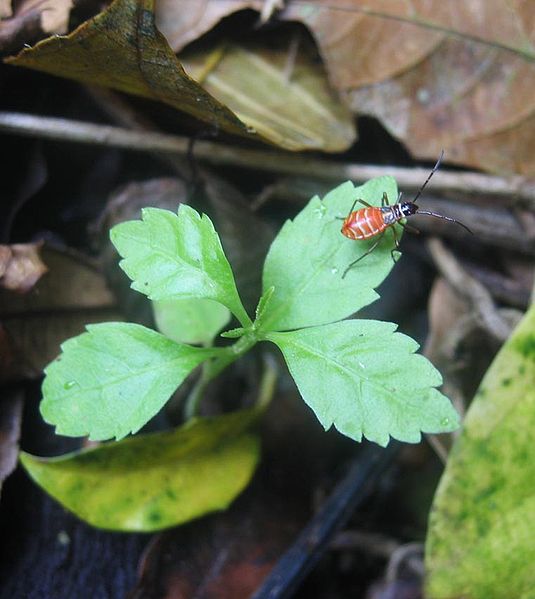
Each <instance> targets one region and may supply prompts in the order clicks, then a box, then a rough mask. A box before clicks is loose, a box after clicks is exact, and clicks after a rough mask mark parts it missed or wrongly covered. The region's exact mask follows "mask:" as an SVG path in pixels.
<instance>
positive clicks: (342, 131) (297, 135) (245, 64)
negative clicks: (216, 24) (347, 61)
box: [180, 33, 355, 152]
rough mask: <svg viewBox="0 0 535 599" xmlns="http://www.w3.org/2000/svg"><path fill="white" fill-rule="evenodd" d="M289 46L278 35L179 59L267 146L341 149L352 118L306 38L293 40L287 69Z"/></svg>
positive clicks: (351, 136) (350, 135)
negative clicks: (296, 43) (293, 55)
mask: <svg viewBox="0 0 535 599" xmlns="http://www.w3.org/2000/svg"><path fill="white" fill-rule="evenodd" d="M296 35H298V34H296ZM296 39H297V38H296ZM292 43H294V42H292V38H291V37H290V36H286V35H281V34H280V33H276V34H271V35H263V36H262V35H260V34H256V35H255V38H254V40H253V41H242V42H241V43H240V44H239V45H238V44H236V43H233V42H228V43H226V42H223V43H221V44H219V45H216V46H215V47H214V46H210V47H208V48H203V49H201V50H199V49H194V50H186V51H185V52H183V53H181V55H180V59H181V61H182V64H183V65H184V68H185V69H186V71H187V72H188V73H189V74H190V75H191V76H192V77H193V78H194V79H195V80H196V81H198V82H199V83H201V84H202V85H203V87H204V88H205V89H206V90H207V91H208V92H210V93H211V94H212V95H213V96H214V97H215V98H217V99H218V100H219V101H220V102H221V103H223V104H225V105H226V106H228V107H229V108H230V109H231V110H232V111H233V112H234V113H235V114H236V115H237V116H238V117H239V118H240V119H241V120H242V121H243V122H245V123H247V124H248V125H249V126H252V127H254V128H255V129H256V130H257V131H258V133H259V134H260V135H262V136H263V137H265V138H267V139H269V140H270V141H272V142H273V143H276V144H278V145H280V146H282V147H284V148H287V149H290V150H323V151H325V152H340V151H343V150H346V149H347V148H348V147H349V146H351V144H352V143H353V141H354V140H355V127H354V123H353V121H354V119H353V115H352V114H351V113H350V111H349V110H348V109H347V107H346V106H345V105H344V104H342V102H341V101H340V100H339V99H338V98H336V97H335V95H334V94H333V93H332V90H331V89H330V87H329V83H328V81H327V77H326V74H325V73H324V71H323V69H322V68H321V66H320V65H318V63H317V61H316V52H315V50H314V48H313V47H312V45H311V44H310V43H309V42H308V40H305V39H301V40H300V41H299V44H298V48H297V53H296V55H295V57H294V59H293V62H292V64H291V68H290V69H289V66H288V61H289V56H290V55H291V47H292Z"/></svg>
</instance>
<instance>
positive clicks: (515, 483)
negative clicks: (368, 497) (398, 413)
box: [426, 306, 535, 599]
mask: <svg viewBox="0 0 535 599" xmlns="http://www.w3.org/2000/svg"><path fill="white" fill-rule="evenodd" d="M534 380H535V306H532V307H531V308H530V310H529V311H528V313H527V314H526V315H525V317H524V319H523V320H522V321H521V323H520V324H519V326H518V327H517V328H516V329H515V331H514V333H513V334H512V336H511V337H510V338H509V339H508V341H507V342H506V343H505V345H504V346H503V348H502V349H501V350H500V352H499V354H498V355H497V356H496V358H495V360H494V362H493V363H492V365H491V367H490V368H489V370H488V371H487V373H486V375H485V377H484V379H483V381H482V383H481V385H480V387H479V390H478V392H477V394H476V397H475V399H474V401H473V402H472V404H471V406H470V408H469V410H468V413H467V415H466V419H465V421H464V425H463V430H462V433H461V436H460V437H459V439H458V441H457V442H456V443H455V445H454V447H453V449H452V451H451V453H450V457H449V460H448V463H447V466H446V470H445V472H444V474H443V477H442V480H441V482H440V485H439V488H438V490H437V492H436V495H435V500H434V504H433V509H432V512H431V516H430V522H429V533H428V538H427V547H426V566H427V569H428V573H429V574H428V580H427V584H428V587H427V594H426V596H428V597H430V599H445V598H450V597H461V596H462V597H470V598H471V599H487V598H488V597H519V598H520V597H525V598H526V599H527V598H528V597H530V596H531V595H532V592H533V588H535V570H534V569H533V563H535V546H534V544H533V537H534V535H535V520H534V519H533V513H534V510H535V493H534V488H533V481H534V480H535V468H534V464H535V446H534V444H533V439H532V431H533V428H534V426H535V392H534Z"/></svg>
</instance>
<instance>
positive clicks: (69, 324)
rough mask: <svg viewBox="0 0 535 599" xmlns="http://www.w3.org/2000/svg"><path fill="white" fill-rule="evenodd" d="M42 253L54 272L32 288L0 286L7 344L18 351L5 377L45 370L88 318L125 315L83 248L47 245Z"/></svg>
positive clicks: (5, 367) (0, 312) (33, 374)
mask: <svg viewBox="0 0 535 599" xmlns="http://www.w3.org/2000/svg"><path fill="white" fill-rule="evenodd" d="M42 257H43V260H44V261H45V263H46V264H47V267H48V269H49V272H48V273H47V275H46V276H45V277H43V278H42V279H40V280H39V282H38V283H37V284H36V285H35V287H33V289H32V291H31V292H30V293H27V294H25V295H20V294H15V293H13V292H12V291H7V290H5V289H2V290H0V318H1V319H2V324H3V338H4V339H5V343H4V344H3V345H4V346H5V347H9V348H11V349H10V355H13V359H12V360H8V361H7V363H6V364H4V363H3V368H2V372H1V377H2V379H3V380H13V379H19V378H21V376H22V377H30V378H34V377H38V376H41V375H42V371H43V368H44V366H45V365H46V364H47V363H49V362H50V361H51V360H53V359H54V358H55V357H56V356H57V355H58V353H59V346H60V343H62V342H63V341H65V339H68V338H69V337H72V336H73V335H77V334H79V333H81V332H82V331H83V330H84V326H85V325H86V324H88V323H92V322H100V321H103V320H121V319H122V317H121V315H120V314H119V313H118V311H117V310H116V308H115V298H114V297H113V295H112V294H111V292H110V291H109V290H108V288H107V287H106V282H105V279H104V277H103V276H102V274H100V273H99V272H98V270H97V268H96V267H95V266H94V265H93V264H91V263H90V262H89V261H87V260H86V259H84V258H83V257H82V256H81V255H79V254H76V253H74V252H68V251H64V250H58V249H55V248H52V247H49V246H46V245H45V246H43V248H42Z"/></svg>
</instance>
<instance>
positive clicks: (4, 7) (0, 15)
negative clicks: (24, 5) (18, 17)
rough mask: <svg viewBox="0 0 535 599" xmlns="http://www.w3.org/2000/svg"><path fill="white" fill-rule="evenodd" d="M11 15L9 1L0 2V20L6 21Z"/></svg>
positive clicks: (11, 10) (2, 0)
mask: <svg viewBox="0 0 535 599" xmlns="http://www.w3.org/2000/svg"><path fill="white" fill-rule="evenodd" d="M12 14H13V9H12V8H11V0H0V19H6V18H7V17H10V16H11V15H12Z"/></svg>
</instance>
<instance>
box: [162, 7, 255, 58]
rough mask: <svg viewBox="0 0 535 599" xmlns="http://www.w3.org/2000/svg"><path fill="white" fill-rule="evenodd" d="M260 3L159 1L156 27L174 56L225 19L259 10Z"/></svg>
mask: <svg viewBox="0 0 535 599" xmlns="http://www.w3.org/2000/svg"><path fill="white" fill-rule="evenodd" d="M262 4H263V3H262V1H261V0H181V1H180V2H176V0H158V2H157V3H156V7H155V13H156V25H157V26H158V29H159V30H160V31H161V32H162V33H163V34H164V35H165V37H166V39H167V41H168V42H169V45H170V46H171V48H173V50H174V51H175V52H180V50H182V48H184V46H186V45H187V44H189V43H190V42H192V41H194V40H196V39H197V38H199V37H201V35H203V34H204V33H206V32H207V31H209V30H210V29H211V28H212V27H213V26H214V25H216V24H217V23H218V22H219V21H220V20H221V19H222V18H223V17H226V16H227V15H230V14H232V13H233V12H236V11H237V10H241V9H244V8H255V9H256V10H260V9H261V7H262Z"/></svg>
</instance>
